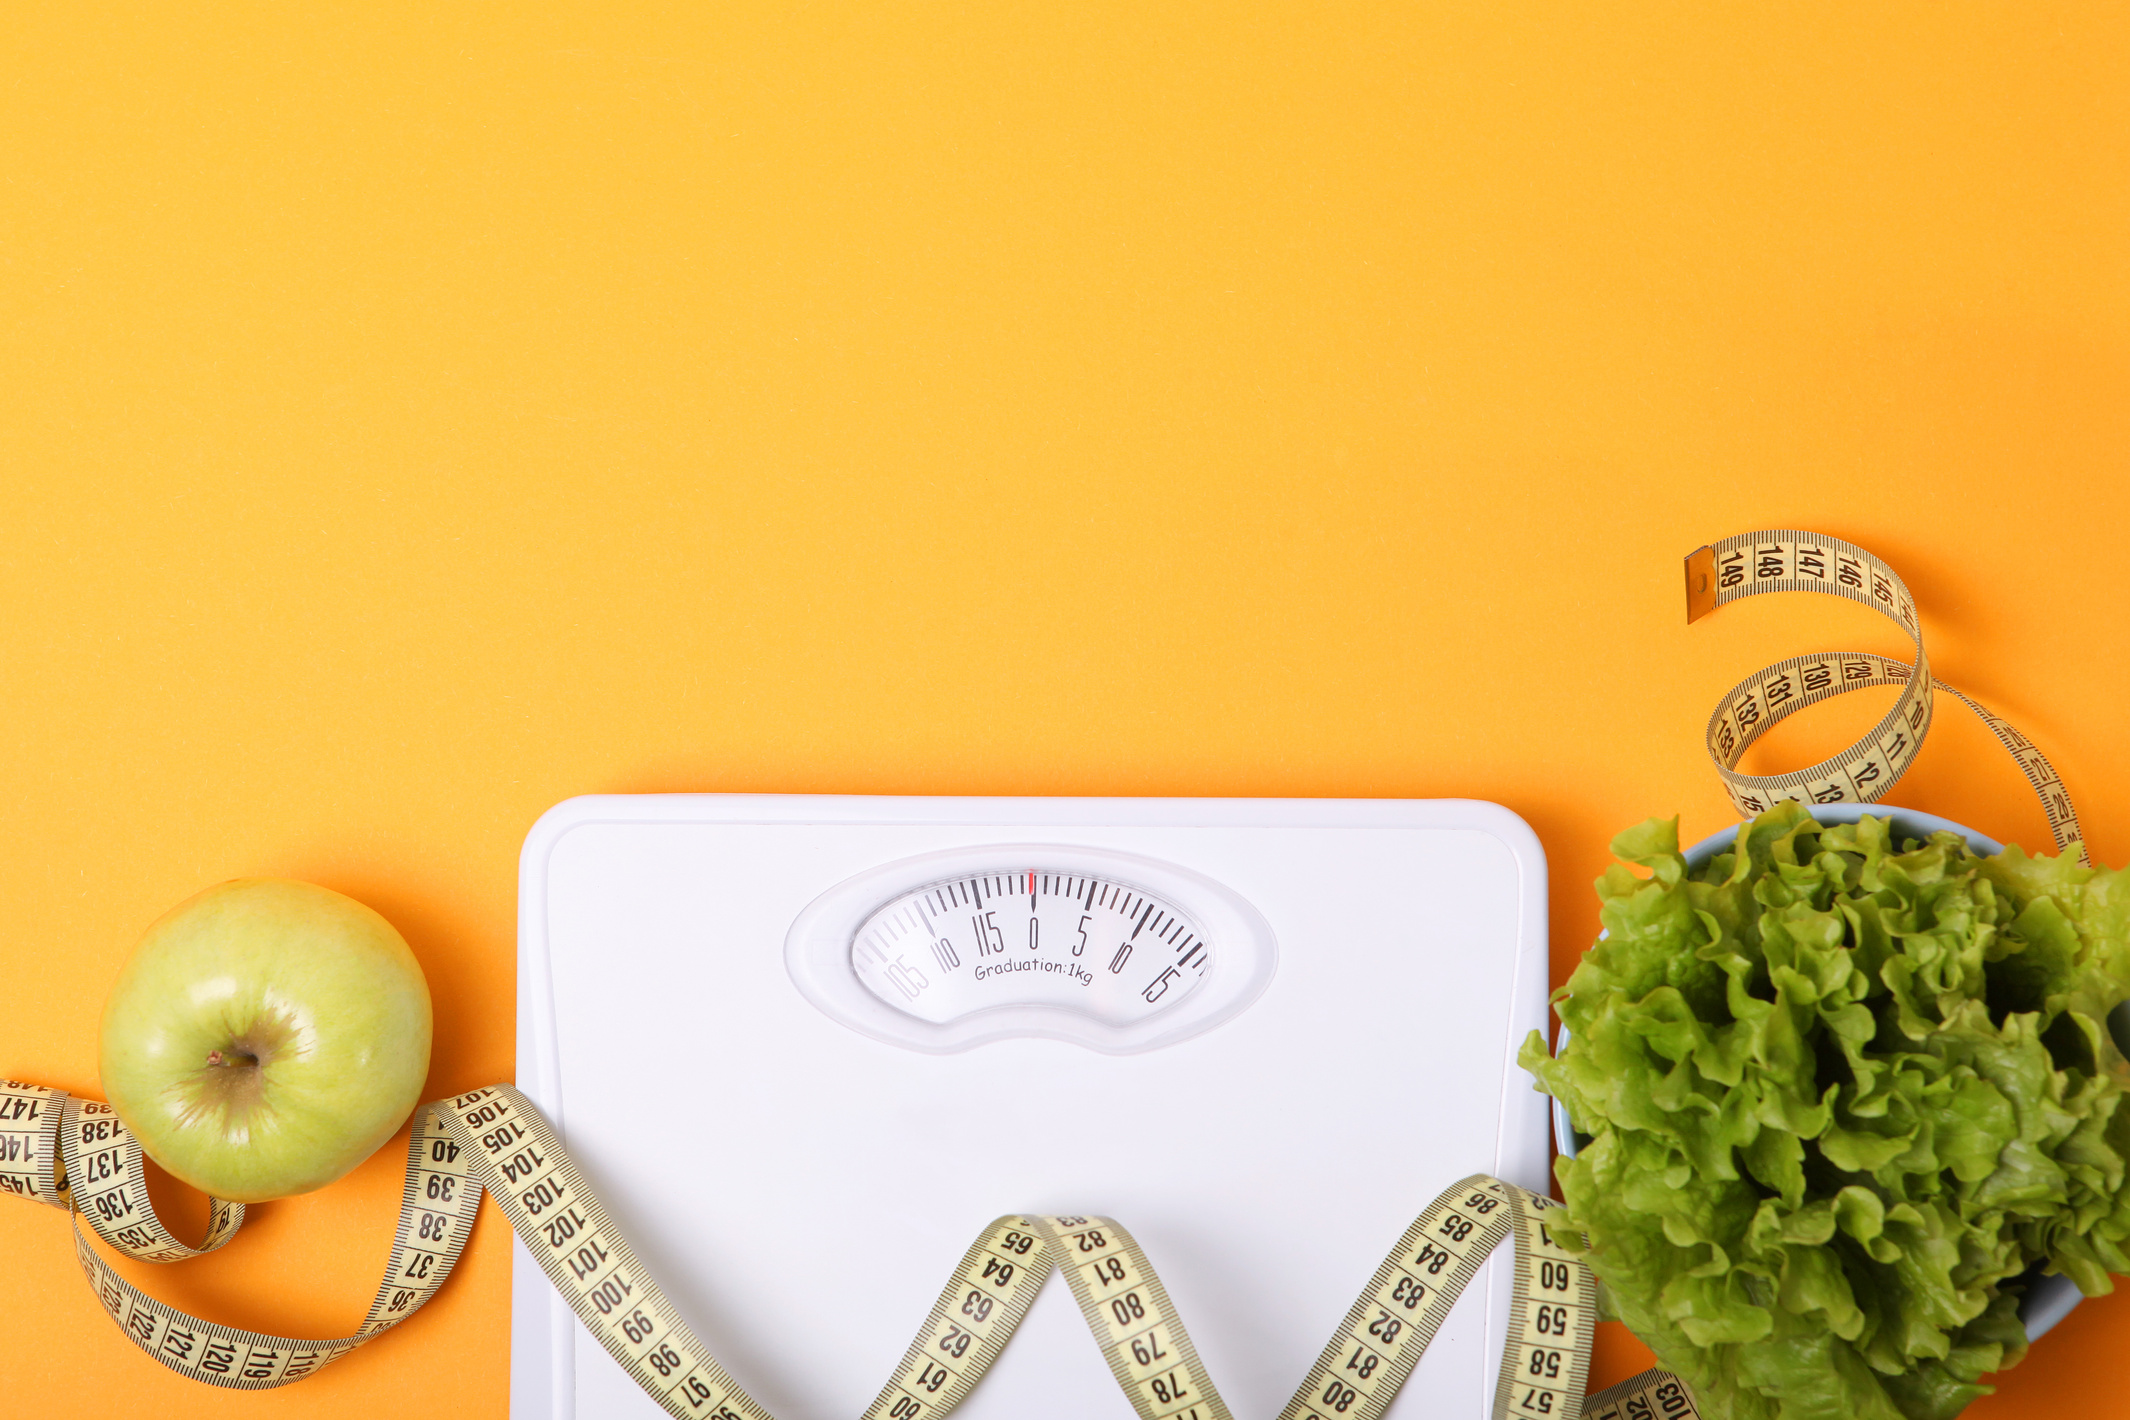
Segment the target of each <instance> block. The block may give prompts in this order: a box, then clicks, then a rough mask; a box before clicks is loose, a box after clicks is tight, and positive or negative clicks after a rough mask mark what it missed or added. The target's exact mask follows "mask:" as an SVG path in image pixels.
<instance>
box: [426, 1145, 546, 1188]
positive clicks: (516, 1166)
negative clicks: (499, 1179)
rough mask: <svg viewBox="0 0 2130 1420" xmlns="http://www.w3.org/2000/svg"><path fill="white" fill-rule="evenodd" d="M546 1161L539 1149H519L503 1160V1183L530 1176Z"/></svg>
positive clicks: (514, 1181)
mask: <svg viewBox="0 0 2130 1420" xmlns="http://www.w3.org/2000/svg"><path fill="white" fill-rule="evenodd" d="M546 1162H547V1160H546V1159H543V1158H541V1157H540V1152H539V1150H537V1149H520V1150H518V1152H517V1153H515V1154H512V1155H511V1156H510V1157H509V1158H507V1159H505V1160H503V1165H502V1167H503V1181H504V1182H505V1183H516V1182H517V1181H518V1180H519V1179H521V1178H531V1177H532V1176H533V1174H534V1173H536V1172H538V1171H539V1168H540V1166H541V1165H542V1164H544V1163H546ZM444 1196H445V1197H446V1198H449V1197H450V1196H451V1195H450V1194H448V1193H447V1194H445V1195H444Z"/></svg>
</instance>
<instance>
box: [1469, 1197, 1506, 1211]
mask: <svg viewBox="0 0 2130 1420" xmlns="http://www.w3.org/2000/svg"><path fill="white" fill-rule="evenodd" d="M1464 1206H1465V1207H1467V1208H1469V1209H1471V1210H1472V1211H1473V1212H1474V1213H1480V1214H1486V1213H1491V1212H1493V1211H1494V1210H1495V1209H1496V1208H1499V1207H1500V1206H1501V1200H1500V1199H1499V1198H1491V1197H1489V1196H1487V1195H1486V1194H1484V1193H1475V1194H1473V1195H1472V1196H1471V1197H1470V1198H1467V1199H1465V1200H1464Z"/></svg>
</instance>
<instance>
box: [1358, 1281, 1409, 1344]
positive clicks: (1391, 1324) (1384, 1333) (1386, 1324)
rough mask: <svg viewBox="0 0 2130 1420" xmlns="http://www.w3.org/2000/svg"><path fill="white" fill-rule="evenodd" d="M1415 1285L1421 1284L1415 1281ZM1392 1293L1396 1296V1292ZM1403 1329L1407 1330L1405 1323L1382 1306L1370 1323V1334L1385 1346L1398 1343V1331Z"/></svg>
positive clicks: (1377, 1309)
mask: <svg viewBox="0 0 2130 1420" xmlns="http://www.w3.org/2000/svg"><path fill="white" fill-rule="evenodd" d="M1413 1285H1414V1286H1415V1287H1417V1286H1419V1285H1420V1284H1419V1283H1418V1282H1415V1283H1413ZM1392 1295H1393V1296H1395V1295H1396V1293H1393V1294H1392ZM1403 1330H1405V1323H1404V1322H1402V1321H1400V1320H1398V1319H1397V1318H1396V1317H1394V1316H1392V1315H1391V1314H1390V1313H1389V1312H1387V1311H1384V1310H1383V1309H1382V1308H1381V1307H1378V1308H1376V1319H1375V1320H1374V1321H1372V1322H1370V1323H1369V1324H1368V1334H1369V1335H1370V1336H1373V1337H1375V1338H1376V1340H1378V1341H1380V1342H1382V1343H1383V1344H1384V1345H1385V1346H1390V1345H1394V1344H1396V1342H1397V1340H1398V1333H1399V1332H1401V1331H1403Z"/></svg>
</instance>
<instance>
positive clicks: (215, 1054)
mask: <svg viewBox="0 0 2130 1420" xmlns="http://www.w3.org/2000/svg"><path fill="white" fill-rule="evenodd" d="M207 1063H208V1064H210V1065H219V1064H221V1063H222V1052H221V1051H219V1050H210V1051H208V1052H207Z"/></svg>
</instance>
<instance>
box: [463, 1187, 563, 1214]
mask: <svg viewBox="0 0 2130 1420" xmlns="http://www.w3.org/2000/svg"><path fill="white" fill-rule="evenodd" d="M563 1191H564V1190H563V1186H562V1180H560V1179H557V1178H543V1179H541V1180H540V1181H539V1182H538V1183H536V1184H534V1185H533V1186H532V1187H531V1188H528V1189H526V1190H525V1191H524V1192H523V1193H521V1194H519V1195H518V1202H520V1203H522V1204H523V1205H524V1206H525V1211H526V1212H528V1213H530V1214H532V1215H533V1216H534V1217H536V1218H537V1217H539V1216H540V1214H541V1212H542V1211H543V1210H544V1209H546V1208H547V1207H549V1206H550V1205H551V1204H555V1203H560V1202H561V1201H562V1194H563ZM445 1196H446V1197H447V1198H448V1197H449V1196H450V1195H449V1194H446V1195H445Z"/></svg>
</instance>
